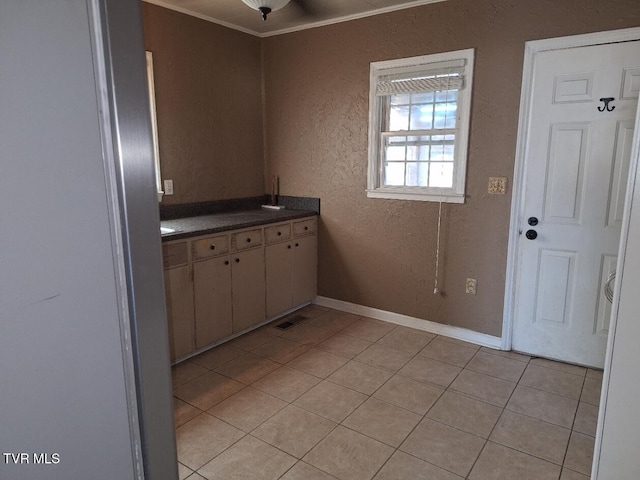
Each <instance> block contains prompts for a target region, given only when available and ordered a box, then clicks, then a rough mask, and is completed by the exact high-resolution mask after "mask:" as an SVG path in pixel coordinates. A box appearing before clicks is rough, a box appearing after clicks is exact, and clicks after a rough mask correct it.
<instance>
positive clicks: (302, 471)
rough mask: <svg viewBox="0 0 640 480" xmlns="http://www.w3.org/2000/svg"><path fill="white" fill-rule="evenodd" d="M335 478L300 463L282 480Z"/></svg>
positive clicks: (326, 479)
mask: <svg viewBox="0 0 640 480" xmlns="http://www.w3.org/2000/svg"><path fill="white" fill-rule="evenodd" d="M335 478H336V477H334V476H333V475H329V474H328V473H326V472H323V471H322V470H318V469H317V468H316V467H313V466H311V465H309V464H308V463H304V462H303V461H299V462H298V463H296V464H295V465H294V466H293V467H292V468H291V470H289V471H288V472H287V473H285V474H284V476H283V477H281V480H334V479H335Z"/></svg>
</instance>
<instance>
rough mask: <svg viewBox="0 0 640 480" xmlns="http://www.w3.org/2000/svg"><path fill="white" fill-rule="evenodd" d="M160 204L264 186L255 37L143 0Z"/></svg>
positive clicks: (253, 191)
mask: <svg viewBox="0 0 640 480" xmlns="http://www.w3.org/2000/svg"><path fill="white" fill-rule="evenodd" d="M238 1H239V0H238ZM143 9H144V10H143V14H144V32H145V46H146V48H147V50H150V51H152V52H153V62H154V76H155V88H156V104H157V105H156V107H157V115H158V138H159V144H160V161H161V167H162V177H163V178H165V179H173V182H174V190H175V195H173V196H165V197H164V200H163V203H164V204H181V203H190V202H203V201H209V200H223V199H229V198H238V197H251V196H257V195H262V194H264V189H263V188H264V187H263V183H264V180H263V174H264V155H263V152H264V149H263V137H262V131H263V128H262V64H261V46H260V39H259V38H257V37H254V36H252V35H247V34H245V33H241V32H238V31H235V30H230V29H228V28H225V27H222V26H220V25H216V24H214V23H211V22H206V21H204V20H199V19H197V18H195V17H190V16H187V15H183V14H181V13H177V12H175V11H172V10H168V9H165V8H161V7H157V6H155V5H151V4H148V3H146V2H144V3H143Z"/></svg>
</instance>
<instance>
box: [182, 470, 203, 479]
mask: <svg viewBox="0 0 640 480" xmlns="http://www.w3.org/2000/svg"><path fill="white" fill-rule="evenodd" d="M186 480H207V479H206V478H204V477H203V476H202V475H200V474H199V473H197V472H193V473H192V474H191V475H189V476H188V477H187V479H186Z"/></svg>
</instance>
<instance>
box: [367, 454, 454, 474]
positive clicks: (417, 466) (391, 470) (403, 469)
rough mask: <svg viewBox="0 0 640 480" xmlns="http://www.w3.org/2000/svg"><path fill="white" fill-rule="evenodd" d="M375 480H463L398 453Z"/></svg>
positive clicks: (417, 459)
mask: <svg viewBox="0 0 640 480" xmlns="http://www.w3.org/2000/svg"><path fill="white" fill-rule="evenodd" d="M373 478H374V480H418V479H425V480H462V477H459V476H458V475H454V474H453V473H451V472H447V471H446V470H443V469H442V468H439V467H436V466H435V465H431V464H430V463H427V462H425V461H422V460H420V459H419V458H416V457H412V456H411V455H407V454H406V453H404V452H401V451H399V450H398V451H396V452H395V453H394V454H393V456H392V457H391V458H390V459H389V461H387V463H386V464H385V465H384V467H382V469H381V470H380V471H379V472H378V474H377V475H376V476H375V477H373Z"/></svg>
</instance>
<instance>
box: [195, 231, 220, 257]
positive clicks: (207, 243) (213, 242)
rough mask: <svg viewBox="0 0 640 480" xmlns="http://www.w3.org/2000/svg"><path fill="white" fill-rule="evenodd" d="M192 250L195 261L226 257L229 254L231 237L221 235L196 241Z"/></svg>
mask: <svg viewBox="0 0 640 480" xmlns="http://www.w3.org/2000/svg"><path fill="white" fill-rule="evenodd" d="M191 249H192V253H193V258H194V259H195V260H200V259H202V258H210V257H217V256H218V255H224V254H225V253H229V236H228V235H220V236H217V237H209V238H203V239H201V240H196V241H194V242H193V244H192V246H191Z"/></svg>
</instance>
